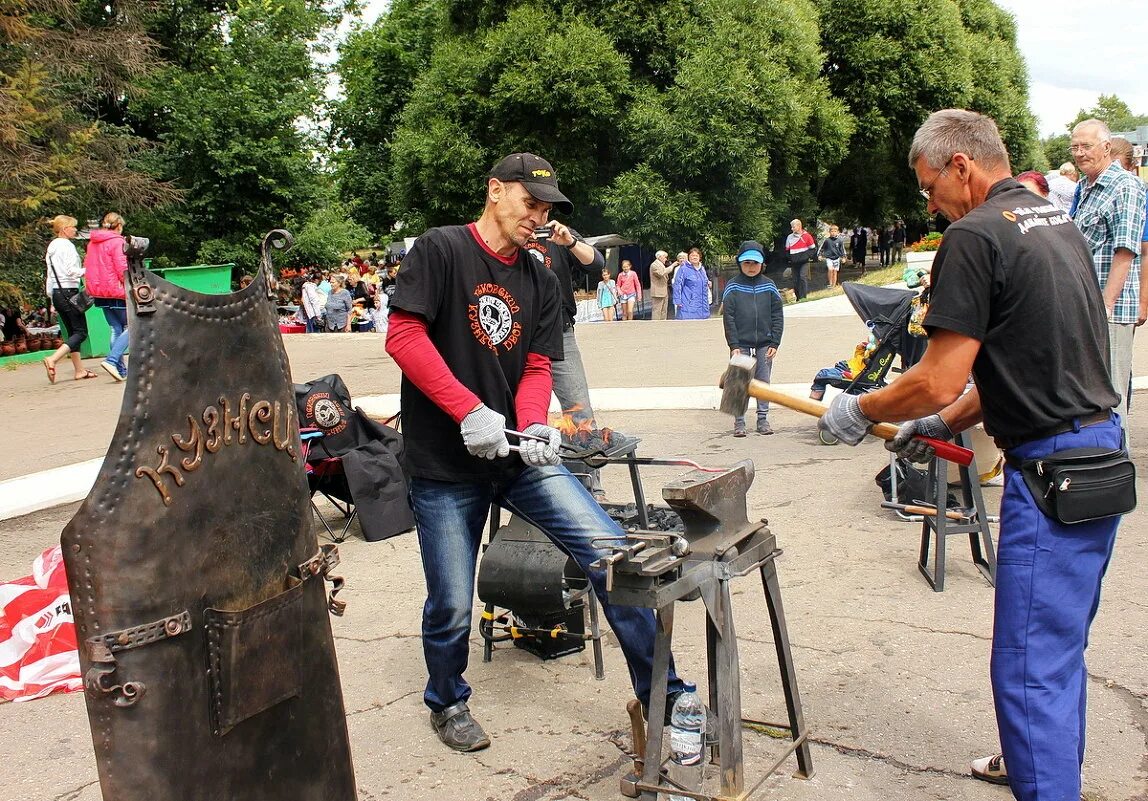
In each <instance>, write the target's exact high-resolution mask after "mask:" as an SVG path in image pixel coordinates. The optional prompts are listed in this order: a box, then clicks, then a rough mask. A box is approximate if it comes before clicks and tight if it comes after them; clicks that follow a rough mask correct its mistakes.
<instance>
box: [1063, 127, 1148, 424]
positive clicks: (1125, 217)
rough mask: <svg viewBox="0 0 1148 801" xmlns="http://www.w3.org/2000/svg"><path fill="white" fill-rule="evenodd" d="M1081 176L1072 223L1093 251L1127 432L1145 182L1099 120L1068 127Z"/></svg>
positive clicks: (1115, 384) (1114, 380) (1113, 374)
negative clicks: (1119, 157)
mask: <svg viewBox="0 0 1148 801" xmlns="http://www.w3.org/2000/svg"><path fill="white" fill-rule="evenodd" d="M1069 150H1070V151H1071V152H1072V157H1073V158H1074V159H1075V160H1076V166H1077V167H1078V168H1079V169H1080V172H1081V176H1082V177H1081V180H1080V183H1079V186H1078V189H1077V196H1078V199H1079V202H1078V203H1077V206H1076V211H1075V214H1074V217H1073V221H1074V222H1075V223H1076V227H1077V228H1079V229H1080V232H1081V233H1082V234H1084V238H1085V239H1086V240H1087V241H1088V246H1089V247H1090V248H1091V249H1092V263H1093V267H1094V269H1095V270H1096V278H1097V280H1098V281H1099V282H1100V288H1101V291H1102V292H1103V293H1104V307H1105V309H1107V311H1108V338H1109V347H1110V349H1111V351H1110V354H1109V370H1110V373H1111V378H1112V388H1113V389H1115V390H1116V392H1117V394H1119V395H1120V396H1121V398H1122V400H1121V401H1120V402H1119V404H1118V405H1117V407H1116V411H1118V412H1119V413H1120V415H1121V420H1120V422H1121V425H1122V426H1123V427H1124V431H1125V436H1127V432H1128V394H1129V393H1128V384H1129V381H1131V379H1132V337H1133V334H1134V333H1135V331H1136V323H1137V321H1138V320H1139V318H1140V236H1141V234H1142V233H1143V231H1144V185H1143V184H1142V183H1141V182H1140V179H1139V178H1137V177H1136V176H1134V175H1133V174H1132V173H1129V172H1125V170H1124V168H1123V167H1121V166H1120V165H1119V164H1118V163H1116V162H1115V161H1114V160H1113V158H1112V134H1111V133H1110V132H1109V130H1108V126H1107V125H1105V124H1104V123H1103V122H1101V121H1100V120H1095V119H1093V120H1085V121H1084V122H1081V123H1079V124H1077V126H1076V127H1075V128H1073V129H1072V144H1071V146H1070V147H1069Z"/></svg>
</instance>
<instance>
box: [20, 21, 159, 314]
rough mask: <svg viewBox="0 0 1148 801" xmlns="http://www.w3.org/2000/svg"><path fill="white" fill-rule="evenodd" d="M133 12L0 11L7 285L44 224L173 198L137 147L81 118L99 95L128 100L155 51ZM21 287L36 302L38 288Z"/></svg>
mask: <svg viewBox="0 0 1148 801" xmlns="http://www.w3.org/2000/svg"><path fill="white" fill-rule="evenodd" d="M141 10H142V9H141V6H140V5H138V4H136V3H133V2H124V3H117V4H116V6H115V8H114V10H113V9H112V8H111V7H110V6H103V5H93V4H91V3H83V2H80V3H76V2H69V0H38V1H37V2H31V0H10V1H9V2H7V3H5V4H4V6H3V8H2V9H0V43H2V46H0V268H2V269H3V270H4V272H5V273H7V274H9V275H12V276H13V277H15V276H14V272H15V271H16V270H18V268H19V266H20V265H24V266H26V265H28V264H29V263H31V264H33V265H34V264H36V263H37V262H39V263H40V265H41V266H42V254H41V252H40V251H41V248H42V246H43V244H44V243H46V241H47V239H48V238H49V237H50V232H49V231H48V230H46V227H45V226H43V225H42V222H43V220H44V219H45V218H46V217H50V216H53V215H55V214H58V213H71V214H73V215H75V216H76V217H78V218H79V219H81V220H83V219H86V218H87V217H88V216H91V212H92V211H93V210H95V209H99V208H106V207H108V206H112V205H114V206H116V207H119V208H124V209H129V210H130V209H136V208H141V207H145V206H149V205H154V204H157V203H160V202H164V201H170V200H171V199H173V198H174V197H175V193H174V192H173V191H172V189H171V187H169V186H166V185H164V184H162V183H159V182H156V181H155V180H154V179H153V178H152V177H150V176H148V175H147V174H145V173H143V172H141V171H139V169H137V167H138V163H137V162H138V159H139V157H140V155H141V153H142V152H143V151H144V150H145V149H146V147H147V143H146V142H145V141H143V140H142V139H140V138H137V137H133V136H131V135H130V134H129V133H128V132H126V131H124V130H123V129H121V128H118V127H116V126H113V125H109V124H106V123H104V122H102V121H100V120H98V119H96V118H95V117H94V116H93V115H92V113H91V109H92V106H93V104H94V103H95V102H96V99H97V98H98V97H99V96H101V95H104V94H109V93H115V94H119V95H126V94H129V93H131V92H132V91H134V87H135V86H136V83H137V82H138V81H139V80H141V79H142V78H143V77H144V76H145V75H146V74H147V71H148V64H149V60H150V59H151V57H152V55H153V53H154V50H155V43H154V41H152V40H151V39H150V38H149V37H148V36H147V35H146V32H145V31H144V29H143V27H142V25H141V22H140V19H141ZM40 272H41V270H40V267H35V268H34V269H32V270H31V271H30V273H29V274H30V275H36V276H38V274H39V273H40ZM22 279H23V280H22V283H23V284H25V288H26V289H33V290H34V291H35V293H36V294H41V292H40V291H39V290H38V289H36V286H37V284H39V283H41V282H40V281H37V280H32V281H29V280H28V278H27V276H22ZM29 283H31V286H27V284H29Z"/></svg>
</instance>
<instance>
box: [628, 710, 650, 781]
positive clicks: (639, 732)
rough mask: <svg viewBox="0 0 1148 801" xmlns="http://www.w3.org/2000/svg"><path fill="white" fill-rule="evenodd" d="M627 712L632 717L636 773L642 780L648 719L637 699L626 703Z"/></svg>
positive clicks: (631, 727) (631, 730)
mask: <svg viewBox="0 0 1148 801" xmlns="http://www.w3.org/2000/svg"><path fill="white" fill-rule="evenodd" d="M626 712H628V713H629V715H630V733H631V735H632V736H633V738H634V773H635V774H636V775H637V776H638V778H641V777H642V768H643V767H644V766H645V764H646V718H645V716H644V715H643V714H642V704H641V703H640V702H639V701H638V699H636V698H632V699H630V701H628V702H627V703H626Z"/></svg>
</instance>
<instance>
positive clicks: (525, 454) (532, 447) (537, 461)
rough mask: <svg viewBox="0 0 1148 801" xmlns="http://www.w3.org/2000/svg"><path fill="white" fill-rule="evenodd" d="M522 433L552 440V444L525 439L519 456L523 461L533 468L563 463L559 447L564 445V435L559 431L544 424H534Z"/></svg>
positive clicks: (520, 446)
mask: <svg viewBox="0 0 1148 801" xmlns="http://www.w3.org/2000/svg"><path fill="white" fill-rule="evenodd" d="M522 433H524V434H533V435H534V436H536V437H547V438H548V439H549V440H550V442H539V441H538V440H533V439H527V438H526V437H523V438H522V439H521V444H520V445H519V449H518V455H519V456H521V457H522V461H524V462H526V463H527V464H528V465H530V466H531V467H543V466H545V465H557V464H560V463H561V462H562V457H561V456H559V455H558V447H559V446H560V445H561V444H562V434H560V433H559V432H558V430H557V429H554V428H551V427H550V426H544V425H542V423H534V424H533V425H530V426H527V428H526V430H525V431H523V432H522Z"/></svg>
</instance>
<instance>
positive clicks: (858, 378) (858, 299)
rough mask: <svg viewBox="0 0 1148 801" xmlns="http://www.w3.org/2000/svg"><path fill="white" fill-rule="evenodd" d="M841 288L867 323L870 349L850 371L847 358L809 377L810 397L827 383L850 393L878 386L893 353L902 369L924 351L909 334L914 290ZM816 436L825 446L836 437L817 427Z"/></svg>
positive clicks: (921, 343)
mask: <svg viewBox="0 0 1148 801" xmlns="http://www.w3.org/2000/svg"><path fill="white" fill-rule="evenodd" d="M841 288H842V289H843V290H844V291H845V297H847V298H849V303H850V304H851V305H852V306H853V309H854V310H855V311H856V312H857V315H858V316H859V317H860V318H861V319H862V320H864V321H865V324H866V325H867V326H869V331H870V348H871V349H870V351H869V353H868V355H867V357H866V359H865V361H864V365H863V367H862V369H860V370H850V369H849V367H850V365H849V364H848V361H840V362H837V364H836V365H834V366H833V367H826V368H824V369H822V370H820V371H819V372H818V373H817V375H816V376H815V377H814V379H813V387H812V390H811V392H812V394H811V397H815V398H816V397H817V393H818V392H819V391H820V392H824V390H825V387H827V386H828V387H836V388H838V389H840V390H842V391H843V392H847V393H849V394H850V395H861V394H863V393H865V392H872V391H873V390H875V389H880V388H881V387H883V386H885V383H886V382H885V376H887V375H888V373H889V370H890V369H891V368H892V367H893V362H894V360H895V359H896V357H897V356H900V357H901V364H900V370H901V371H902V372H903V371H905V370H907V369H909V368H910V367H912V366H913V365H914V364H916V363H917V361H918V360H919V359H920V358H921V355H922V354H924V352H925V346H926V344H927V340H926V339H925V337H923V336H922V337H918V336H914V335H912V334H911V333H909V322H910V318H911V316H912V313H913V308H914V303H913V301H914V300H915V299H916V298H917V297H918V293H917V292H914V291H912V290H908V289H888V288H886V287H880V286H870V285H868V284H856V283H852V282H849V283H844V284H842V285H841ZM818 399H820V398H818ZM818 437H819V438H820V439H821V442H822V443H823V444H825V445H836V444H837V438H836V437H834V436H832V435H831V434H828V433H826V432H824V431H820V430H819V431H818Z"/></svg>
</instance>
